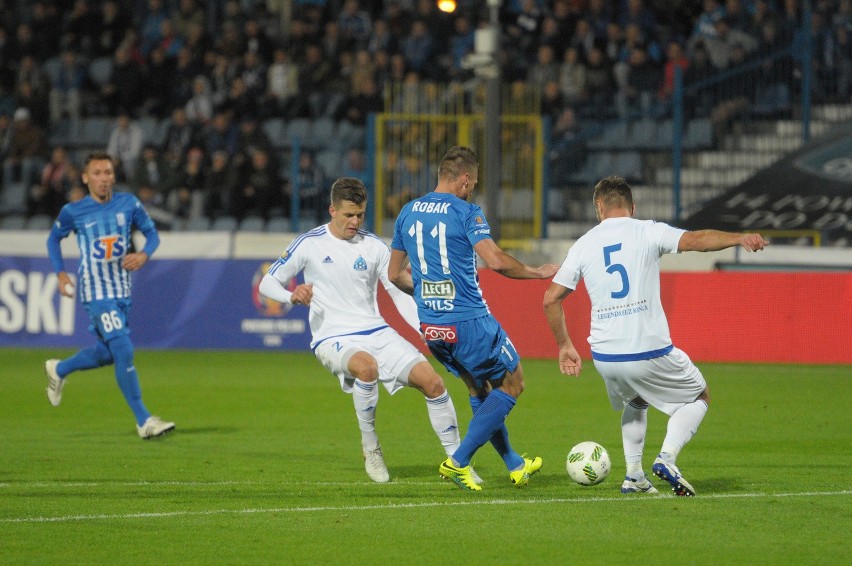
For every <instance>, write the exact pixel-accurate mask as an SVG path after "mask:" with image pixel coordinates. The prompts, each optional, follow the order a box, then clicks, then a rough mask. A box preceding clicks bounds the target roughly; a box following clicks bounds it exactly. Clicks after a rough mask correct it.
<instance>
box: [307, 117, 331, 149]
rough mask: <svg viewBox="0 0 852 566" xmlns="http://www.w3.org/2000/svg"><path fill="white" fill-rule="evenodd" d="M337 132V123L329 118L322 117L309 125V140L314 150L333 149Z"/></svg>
mask: <svg viewBox="0 0 852 566" xmlns="http://www.w3.org/2000/svg"><path fill="white" fill-rule="evenodd" d="M336 132H337V123H336V122H335V121H334V120H332V119H331V118H327V117H322V118H317V119H316V120H314V122H313V124H311V136H310V137H311V140H312V142H313V144H314V147H315V148H316V149H326V148H329V147H333V145H334V140H335V136H336Z"/></svg>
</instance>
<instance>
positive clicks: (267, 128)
mask: <svg viewBox="0 0 852 566" xmlns="http://www.w3.org/2000/svg"><path fill="white" fill-rule="evenodd" d="M261 128H262V129H263V131H264V132H266V135H267V136H269V141H271V142H272V146H273V147H275V148H276V149H281V148H285V147H288V146H289V142H288V140H287V123H286V122H285V121H284V119H283V118H270V119H269V120H266V121H264V122H263V124H262V125H261Z"/></svg>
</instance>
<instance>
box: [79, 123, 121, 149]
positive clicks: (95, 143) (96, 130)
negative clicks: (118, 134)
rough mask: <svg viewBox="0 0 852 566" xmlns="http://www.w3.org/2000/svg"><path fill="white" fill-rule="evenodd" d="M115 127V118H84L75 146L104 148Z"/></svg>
mask: <svg viewBox="0 0 852 566" xmlns="http://www.w3.org/2000/svg"><path fill="white" fill-rule="evenodd" d="M114 126H115V120H114V119H113V118H107V117H102V116H90V117H88V118H84V119H83V121H82V124H81V127H80V135H79V137H76V138H75V140H74V141H75V142H76V143H75V145H77V146H83V147H104V146H106V144H107V142H108V141H109V136H110V134H111V133H112V129H113V127H114Z"/></svg>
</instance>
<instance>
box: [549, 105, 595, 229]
mask: <svg viewBox="0 0 852 566" xmlns="http://www.w3.org/2000/svg"><path fill="white" fill-rule="evenodd" d="M551 136H552V139H553V144H552V146H551V151H550V155H549V156H548V157H549V160H550V174H551V175H552V178H553V181H554V183H556V184H564V183H567V182H568V180H569V179H570V177H571V175H572V174H574V173H576V172H577V171H578V170H579V169H580V167H581V166H582V165H583V163H584V162H585V161H586V147H585V144H584V143H583V139H582V137H581V136H580V123H579V121H578V120H577V114H576V113H575V112H574V110H573V109H572V108H571V107H566V108H564V109H563V110H562V113H561V114H560V115H559V117H558V118H557V119H556V121H555V122H554V124H553V130H552V132H551ZM557 214H559V212H557Z"/></svg>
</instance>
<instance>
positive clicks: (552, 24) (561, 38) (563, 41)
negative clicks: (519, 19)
mask: <svg viewBox="0 0 852 566" xmlns="http://www.w3.org/2000/svg"><path fill="white" fill-rule="evenodd" d="M570 39H571V36H569V35H566V34H563V33H562V30H561V29H560V27H559V22H557V21H556V18H554V17H553V16H552V15H549V14H548V15H547V16H545V18H544V20H543V21H542V22H541V35H540V36H539V40H538V42H539V45H549V46H550V47H551V48H552V49H553V54H554V56H555V57H556V58H557V59H558V58H560V57H562V54H563V53H565V47H567V45H568V41H569V40H570Z"/></svg>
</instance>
